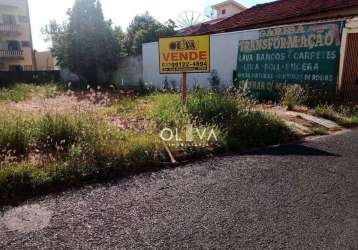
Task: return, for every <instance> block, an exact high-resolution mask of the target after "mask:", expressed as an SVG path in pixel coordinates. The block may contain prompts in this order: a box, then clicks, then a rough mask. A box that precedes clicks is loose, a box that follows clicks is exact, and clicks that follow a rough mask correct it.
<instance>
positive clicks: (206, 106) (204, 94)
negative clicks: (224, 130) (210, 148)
mask: <svg viewBox="0 0 358 250" xmlns="http://www.w3.org/2000/svg"><path fill="white" fill-rule="evenodd" d="M187 110H188V113H189V114H190V115H191V117H192V118H193V119H197V120H198V121H199V122H201V123H203V124H215V125H218V126H226V125H227V124H228V123H230V121H231V120H232V119H233V118H234V117H235V116H236V115H237V114H238V112H239V109H238V102H237V100H236V99H235V98H233V97H232V96H229V95H220V94H214V93H212V92H209V91H205V90H200V89H199V90H196V91H194V92H192V93H191V94H190V96H189V98H188V103H187Z"/></svg>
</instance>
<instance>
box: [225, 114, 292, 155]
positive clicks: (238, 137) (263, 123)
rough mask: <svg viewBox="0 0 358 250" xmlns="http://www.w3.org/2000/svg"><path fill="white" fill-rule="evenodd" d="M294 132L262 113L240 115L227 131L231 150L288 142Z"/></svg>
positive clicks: (271, 116)
mask: <svg viewBox="0 0 358 250" xmlns="http://www.w3.org/2000/svg"><path fill="white" fill-rule="evenodd" d="M290 136H292V132H291V131H290V129H289V128H288V127H287V126H286V125H285V123H284V122H283V121H282V120H280V119H279V118H278V117H276V116H273V115H272V114H270V113H266V112H261V111H252V112H243V113H240V114H239V115H238V116H237V117H236V118H235V121H233V122H232V124H231V126H230V127H229V128H228V130H227V135H226V143H227V146H228V149H229V150H232V151H238V150H242V149H245V148H250V147H260V146H266V145H275V144H279V143H283V142H286V141H287V140H288V138H289V137H290Z"/></svg>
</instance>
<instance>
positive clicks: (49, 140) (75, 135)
mask: <svg viewBox="0 0 358 250" xmlns="http://www.w3.org/2000/svg"><path fill="white" fill-rule="evenodd" d="M95 132H96V123H95V122H94V121H93V120H92V119H90V118H89V117H86V116H83V115H82V116H70V115H62V114H55V115H46V116H45V117H43V118H42V119H40V120H39V121H38V123H37V135H36V138H37V142H38V143H39V144H40V147H43V148H44V149H49V150H52V151H68V149H69V147H70V146H72V145H73V144H75V143H79V142H81V141H86V140H90V139H92V140H93V139H94V138H91V135H92V133H95Z"/></svg>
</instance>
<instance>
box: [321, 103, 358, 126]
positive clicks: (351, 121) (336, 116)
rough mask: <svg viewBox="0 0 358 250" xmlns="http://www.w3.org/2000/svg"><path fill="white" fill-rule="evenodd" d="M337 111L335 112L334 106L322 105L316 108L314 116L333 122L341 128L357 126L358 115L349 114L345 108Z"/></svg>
mask: <svg viewBox="0 0 358 250" xmlns="http://www.w3.org/2000/svg"><path fill="white" fill-rule="evenodd" d="M338 110H339V111H338ZM338 110H336V109H335V108H334V106H328V105H323V106H318V107H317V108H316V109H315V111H314V114H315V115H316V116H320V117H322V118H325V119H329V120H332V121H335V122H337V123H338V124H339V125H341V126H343V127H355V126H358V115H357V114H356V113H355V112H349V111H348V110H347V108H342V107H340V108H338ZM352 111H354V109H352Z"/></svg>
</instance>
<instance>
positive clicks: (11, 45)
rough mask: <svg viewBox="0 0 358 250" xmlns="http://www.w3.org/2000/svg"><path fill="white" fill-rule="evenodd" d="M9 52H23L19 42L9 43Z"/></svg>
mask: <svg viewBox="0 0 358 250" xmlns="http://www.w3.org/2000/svg"><path fill="white" fill-rule="evenodd" d="M7 47H8V50H21V46H20V42H19V41H7Z"/></svg>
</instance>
